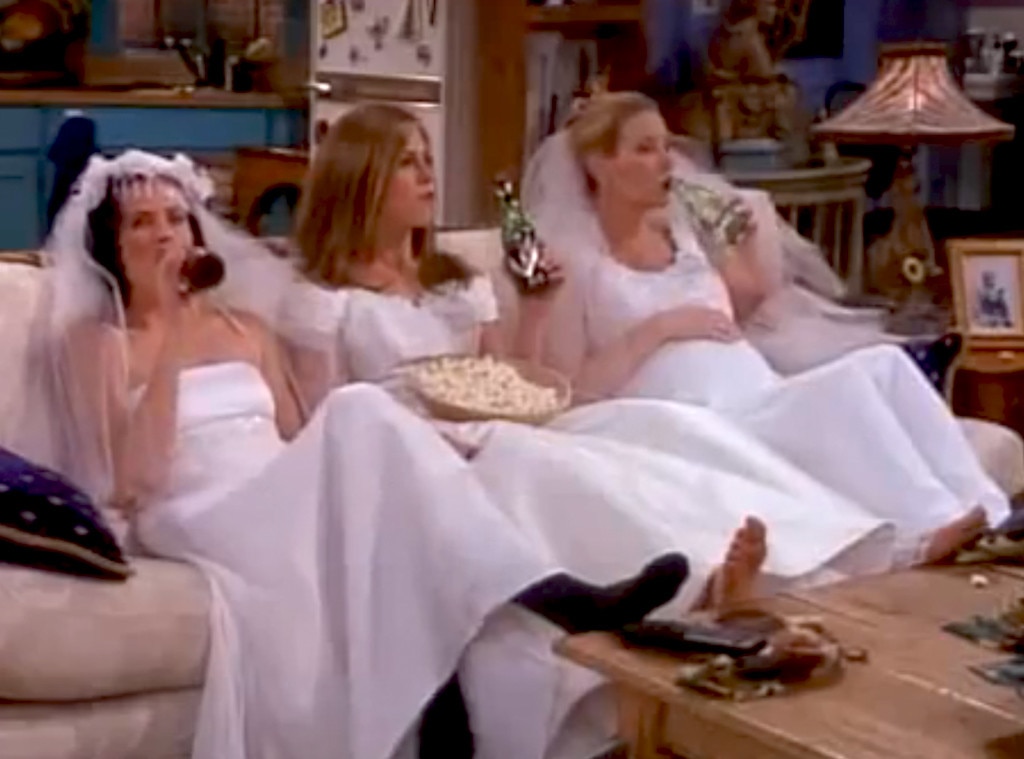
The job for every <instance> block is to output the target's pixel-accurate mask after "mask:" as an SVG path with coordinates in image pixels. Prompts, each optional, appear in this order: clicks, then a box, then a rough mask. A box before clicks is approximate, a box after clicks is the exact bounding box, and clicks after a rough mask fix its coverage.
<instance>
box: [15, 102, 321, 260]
mask: <svg viewBox="0 0 1024 759" xmlns="http://www.w3.org/2000/svg"><path fill="white" fill-rule="evenodd" d="M72 112H73V113H76V114H82V115H85V116H88V117H89V118H91V119H93V120H94V121H95V122H96V137H97V142H98V143H99V146H100V149H101V150H103V151H104V152H106V153H116V152H120V151H122V150H125V149H127V148H132V147H134V148H140V149H143V150H152V151H154V152H158V153H165V154H166V153H174V152H183V153H190V154H193V155H195V156H197V157H202V156H203V155H204V154H205V155H213V154H220V155H225V154H231V153H233V152H234V150H235V148H237V147H243V146H252V147H261V146H279V147H289V146H296V145H298V144H300V143H301V141H302V138H303V135H304V133H305V129H304V126H303V115H302V113H301V112H300V111H291V110H286V109H280V108H195V107H174V106H167V107H159V106H157V107H130V106H96V107H75V108H70V107H67V108H65V107H60V106H37V107H31V106H28V107H26V106H6V107H5V106H0V120H2V123H3V127H2V128H0V198H2V199H3V207H2V209H0V250H20V249H26V248H34V247H37V246H38V245H39V244H40V242H42V235H43V230H44V227H45V212H46V205H47V201H48V198H49V192H50V187H51V186H52V181H53V180H52V175H53V171H52V167H51V165H50V163H49V161H48V160H47V158H46V153H47V150H48V149H49V146H50V144H51V143H52V142H53V139H54V137H56V135H57V132H58V130H59V129H60V125H61V124H62V123H63V121H64V119H65V118H66V117H67V116H68V115H69V114H70V113H72Z"/></svg>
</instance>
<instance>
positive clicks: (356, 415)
mask: <svg viewBox="0 0 1024 759" xmlns="http://www.w3.org/2000/svg"><path fill="white" fill-rule="evenodd" d="M178 418H179V429H178V435H179V437H178V441H177V445H176V450H175V459H174V461H173V468H172V472H171V479H170V488H169V492H168V493H167V496H166V498H164V499H162V500H161V501H159V502H154V503H151V504H148V505H147V506H146V507H145V508H144V510H143V511H142V512H141V514H140V515H139V518H138V521H137V524H136V529H137V537H138V538H139V540H140V542H141V543H142V544H143V545H144V547H145V548H147V549H148V550H149V551H151V552H152V553H155V554H157V555H160V556H164V557H169V558H173V559H180V560H183V561H187V562H190V563H193V564H195V565H197V566H198V567H199V568H200V569H201V570H202V571H203V572H204V573H205V574H206V575H207V576H208V578H209V580H210V586H211V589H212V593H213V605H212V608H213V611H212V619H211V637H210V640H211V644H210V653H209V661H208V671H207V676H206V683H205V689H204V692H203V697H202V704H201V709H200V714H199V720H198V726H197V735H196V740H195V746H194V753H193V754H192V756H193V759H387V757H390V756H394V755H396V754H397V755H400V756H414V755H415V754H414V749H415V740H414V738H411V735H412V734H413V733H414V730H413V728H414V726H415V724H416V721H417V718H418V715H419V713H420V711H421V710H422V708H423V706H424V705H425V704H426V703H427V701H428V699H429V698H430V697H431V695H432V694H433V693H434V692H435V691H436V690H437V689H438V687H439V686H441V685H442V684H443V683H444V682H445V681H446V680H447V679H448V678H449V677H450V675H451V673H452V672H453V671H455V669H456V666H457V664H458V663H459V662H460V658H461V659H462V661H463V662H464V663H466V664H467V666H472V667H473V673H472V674H473V675H474V677H475V679H471V682H472V683H473V685H474V687H475V689H476V690H475V692H476V694H477V697H478V698H480V697H481V696H480V695H479V694H480V691H481V687H480V686H479V685H478V684H477V683H479V682H486V681H490V682H492V683H498V685H500V686H501V687H496V688H495V692H494V693H493V694H488V693H487V692H486V689H483V690H484V694H483V696H482V698H484V699H487V698H490V699H492V700H493V699H496V698H499V697H501V696H503V695H504V696H507V695H508V691H509V689H511V691H512V692H513V695H514V691H515V688H516V687H517V686H518V687H520V688H522V687H524V686H523V685H522V683H524V682H525V683H527V685H526V686H525V687H527V688H530V689H532V698H533V703H530V702H526V704H525V706H524V708H523V709H522V710H519V711H517V708H516V707H517V706H522V705H523V704H518V705H517V704H513V705H512V708H511V712H510V713H506V715H505V722H504V724H503V725H502V726H501V729H502V730H503V731H504V732H503V735H506V736H508V737H507V738H506V739H503V738H502V736H498V737H497V738H496V739H495V741H496V742H497V743H498V744H499V745H509V744H508V742H507V741H508V740H513V741H514V740H515V731H517V730H526V731H528V730H531V729H533V728H534V727H535V724H534V723H533V722H531V721H530V720H531V719H533V720H536V719H537V717H536V714H535V711H536V708H543V707H544V706H545V705H546V702H545V698H547V701H548V702H550V701H551V700H552V699H553V698H554V695H552V694H556V691H557V689H558V688H563V689H564V688H566V687H568V686H567V682H569V681H568V680H567V678H565V677H555V676H553V674H552V673H557V667H556V666H554V665H553V664H551V660H553V659H554V654H553V653H551V651H550V647H551V643H552V641H553V640H554V636H555V632H554V631H553V630H552V629H550V626H549V625H547V623H546V622H543V621H542V620H540V619H539V618H532V615H530V614H529V613H528V612H525V611H522V610H519V609H517V608H515V607H509V606H505V603H506V601H507V600H508V599H510V598H512V597H513V596H515V595H516V594H517V593H518V592H520V591H521V590H523V589H525V588H526V587H528V586H530V585H532V584H533V583H535V582H536V581H538V580H540V579H542V578H544V577H545V576H547V575H549V574H550V573H551V572H552V571H553V565H552V564H551V563H550V562H548V561H546V560H545V559H544V558H543V557H542V556H540V555H539V554H538V553H537V552H536V551H535V550H533V548H532V546H530V545H529V544H528V542H527V541H526V540H525V539H523V537H522V536H521V535H520V534H519V532H518V531H517V529H516V528H515V527H514V526H513V525H512V524H511V523H510V522H509V521H508V520H507V519H506V518H505V517H504V516H503V515H502V514H501V512H500V511H498V510H497V509H495V508H494V507H493V506H492V505H491V503H490V500H489V498H488V497H487V495H486V494H485V493H484V492H483V490H482V489H481V487H480V485H479V483H478V481H477V478H476V476H475V475H474V474H473V473H472V471H471V470H470V469H469V468H468V466H467V465H466V464H465V463H464V461H463V460H462V459H461V458H460V457H459V456H458V455H456V454H454V453H453V451H452V450H451V448H450V447H449V446H448V445H447V444H446V443H445V442H444V441H443V440H442V439H441V438H440V437H438V435H437V434H436V433H435V432H434V430H433V429H432V428H431V427H430V426H429V425H428V424H426V423H425V422H423V421H421V420H420V419H418V418H416V417H415V416H414V415H412V414H409V413H408V412H407V411H406V410H405V409H403V408H402V407H400V406H399V405H397V404H396V403H395V402H394V401H393V400H391V398H390V396H388V395H387V394H386V393H384V392H383V391H381V390H379V389H377V388H374V387H371V386H367V385H362V386H359V385H354V386H351V387H349V388H345V389H342V390H339V391H336V392H334V393H332V394H331V396H330V397H328V398H327V399H326V401H325V402H324V403H323V404H322V406H321V408H320V409H319V411H318V413H317V414H316V415H315V417H314V419H313V420H312V421H311V423H310V424H309V425H308V426H307V427H306V428H305V429H304V430H303V432H302V433H301V434H300V435H299V437H298V438H297V439H296V440H294V441H292V442H291V443H289V444H287V445H285V444H284V443H283V442H282V441H281V439H280V437H279V435H278V432H277V427H276V425H275V421H274V404H273V399H272V397H271V394H270V391H269V390H268V388H267V386H266V385H265V383H264V381H263V379H262V376H261V375H260V373H259V371H258V370H257V369H255V368H254V367H253V366H252V365H250V364H246V363H241V362H228V363H220V364H213V365H208V366H198V367H194V368H190V369H187V370H185V371H184V372H183V373H182V374H181V378H180V390H179V398H178ZM638 569H639V565H638V566H635V567H633V568H632V570H631V572H630V573H633V572H636V571H637V570H638ZM496 610H497V613H494V612H495V611H496ZM485 627H486V628H495V629H497V630H498V632H497V633H491V634H488V633H486V631H485V632H484V634H481V630H482V628H485ZM496 638H497V642H495V639H496ZM476 640H480V641H481V642H482V645H480V646H474V645H470V649H472V651H471V652H470V653H468V654H467V652H466V651H465V649H466V647H467V645H469V644H470V643H471V641H476ZM531 646H532V648H531ZM509 647H516V648H514V650H516V651H517V652H519V651H522V650H523V649H524V648H525V649H528V650H532V651H541V652H543V653H541V654H538V656H539V657H540V658H541V659H542V660H543V663H544V665H545V666H544V668H543V673H544V678H546V679H543V680H540V681H539V683H540V684H539V685H538V679H537V678H536V676H535V672H534V670H536V669H537V668H536V667H534V668H533V670H531V667H530V662H528V661H524V662H522V664H521V665H520V663H519V662H517V661H515V660H512V659H511V658H510V657H509V656H507V650H508V648H509ZM520 670H523V671H522V672H520ZM573 674H575V673H573ZM577 679H579V678H578V676H577ZM543 687H547V688H548V689H549V691H545V690H543ZM579 687H580V688H592V687H593V682H584V683H583V684H582V685H581V686H579ZM502 688H504V691H503V690H502ZM535 705H536V708H534V707H535ZM500 708H506V709H509V702H508V701H502V702H501V703H499V704H498V705H496V706H494V707H493V708H492V709H491V711H492V712H495V711H498V710H499V709H500ZM549 714H550V712H547V713H545V714H544V718H545V719H547V718H548V715H549ZM503 740H504V741H505V742H504V744H503ZM512 745H514V743H513V744H512ZM410 752H412V753H410ZM513 755H517V754H512V753H510V754H505V756H506V757H508V756H513ZM481 756H488V754H481ZM489 756H494V757H497V756H499V755H498V754H494V753H491V754H489ZM522 756H524V757H528V756H529V754H522Z"/></svg>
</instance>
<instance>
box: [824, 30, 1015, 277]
mask: <svg viewBox="0 0 1024 759" xmlns="http://www.w3.org/2000/svg"><path fill="white" fill-rule="evenodd" d="M812 132H813V133H814V134H815V136H817V137H818V138H820V139H823V140H827V141H830V142H836V143H855V144H861V145H865V144H866V145H890V146H896V147H899V148H901V152H900V158H899V161H898V163H897V165H896V172H895V177H894V178H893V183H892V188H891V197H892V205H893V210H894V218H893V224H892V229H891V230H890V231H889V233H888V234H887V235H886V236H885V237H884V238H882V239H881V240H879V241H877V242H875V243H874V244H873V245H872V246H871V248H870V249H869V251H868V260H869V262H870V263H871V264H872V269H874V270H875V271H878V270H879V269H880V268H881V267H882V266H883V265H886V264H888V265H890V266H892V267H893V268H894V269H895V271H896V272H900V273H902V272H906V271H907V268H908V267H907V266H906V265H905V259H906V258H908V257H911V256H913V257H914V258H918V259H919V260H920V261H922V263H923V264H924V266H925V268H926V271H927V274H929V275H931V274H935V273H938V272H939V271H940V269H939V267H938V265H937V263H936V257H935V244H934V241H933V240H932V236H931V233H930V232H929V230H928V223H927V221H926V219H925V214H924V206H923V204H922V203H921V201H920V199H919V198H918V195H917V182H916V177H915V174H914V154H915V152H916V150H917V147H918V146H919V145H922V144H928V145H963V144H965V143H978V142H996V141H1000V140H1009V139H1011V138H1012V137H1013V133H1014V127H1013V126H1012V125H1010V124H1006V123H1003V122H1002V121H999V120H998V119H995V118H993V117H991V116H989V115H988V114H986V113H985V112H984V111H982V110H981V109H980V108H978V107H977V106H976V105H975V104H974V103H972V102H971V101H970V100H969V99H968V98H967V96H966V95H965V94H964V92H963V91H962V90H961V89H960V87H959V86H957V84H956V82H955V81H954V79H953V76H952V74H951V73H950V70H949V65H948V63H947V51H946V46H945V45H944V44H943V43H939V42H905V43H897V44H891V45H883V46H882V49H881V55H880V58H879V71H878V76H877V77H876V78H875V81H874V82H872V83H871V85H870V86H869V87H868V89H867V90H866V91H865V92H864V93H863V94H862V95H860V97H858V98H857V99H856V100H854V101H853V102H851V103H850V104H849V105H848V106H847V107H846V108H844V109H843V110H842V111H840V112H839V113H838V114H836V115H835V116H833V117H832V118H830V119H827V120H826V121H823V122H821V123H820V124H817V125H815V126H814V127H812Z"/></svg>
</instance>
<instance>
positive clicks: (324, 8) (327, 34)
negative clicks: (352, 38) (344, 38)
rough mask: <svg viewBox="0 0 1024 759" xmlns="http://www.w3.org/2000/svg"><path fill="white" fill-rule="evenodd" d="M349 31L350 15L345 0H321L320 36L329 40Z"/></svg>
mask: <svg viewBox="0 0 1024 759" xmlns="http://www.w3.org/2000/svg"><path fill="white" fill-rule="evenodd" d="M346 29H348V13H347V12H346V8H345V0H321V2H320V35H321V37H322V38H323V39H325V40H329V39H331V38H332V37H337V36H338V35H339V34H342V33H343V32H344V31H345V30H346Z"/></svg>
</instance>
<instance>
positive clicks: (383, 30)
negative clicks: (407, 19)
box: [366, 16, 391, 50]
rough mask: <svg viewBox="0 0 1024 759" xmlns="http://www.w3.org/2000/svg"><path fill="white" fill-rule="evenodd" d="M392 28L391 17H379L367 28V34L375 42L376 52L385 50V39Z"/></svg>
mask: <svg viewBox="0 0 1024 759" xmlns="http://www.w3.org/2000/svg"><path fill="white" fill-rule="evenodd" d="M390 28H391V18H390V17H389V16H377V19H376V20H375V21H374V22H373V24H371V25H370V26H369V27H368V28H367V30H366V31H367V32H368V33H369V35H370V38H371V39H372V40H373V49H374V50H383V49H384V38H385V37H387V36H388V30H389V29H390Z"/></svg>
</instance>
